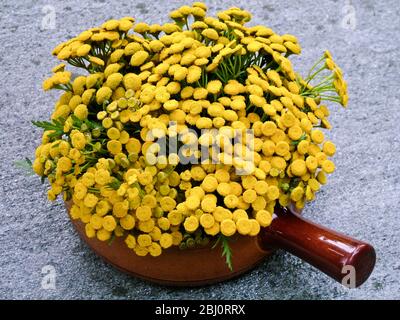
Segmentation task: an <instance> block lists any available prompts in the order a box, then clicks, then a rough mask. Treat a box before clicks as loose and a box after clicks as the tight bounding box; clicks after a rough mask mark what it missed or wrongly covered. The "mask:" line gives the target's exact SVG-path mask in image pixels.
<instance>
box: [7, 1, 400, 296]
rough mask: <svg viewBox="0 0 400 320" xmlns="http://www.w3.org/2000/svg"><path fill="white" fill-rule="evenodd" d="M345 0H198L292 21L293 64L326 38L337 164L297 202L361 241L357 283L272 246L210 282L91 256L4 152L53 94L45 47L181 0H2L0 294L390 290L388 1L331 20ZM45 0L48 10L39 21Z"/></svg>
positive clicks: (395, 188)
mask: <svg viewBox="0 0 400 320" xmlns="http://www.w3.org/2000/svg"><path fill="white" fill-rule="evenodd" d="M348 2H349V1H345V0H323V1H318V2H316V1H312V0H297V1H278V0H269V1H261V0H259V1H255V0H247V1H244V0H236V1H223V2H222V1H216V0H213V1H208V2H207V4H208V5H209V7H210V10H211V12H213V13H214V12H215V11H216V10H219V9H223V8H225V7H228V6H232V5H236V6H242V7H244V8H246V9H248V10H250V11H251V12H252V13H253V14H254V21H253V23H254V24H256V23H257V24H261V23H262V24H267V25H269V26H270V27H272V28H273V29H274V30H275V31H277V32H279V33H287V32H288V33H294V34H295V35H297V36H298V38H299V40H300V41H301V44H302V47H303V54H302V56H301V57H300V58H295V60H294V64H295V66H296V67H297V68H298V69H299V70H300V71H303V72H304V71H305V70H307V68H309V67H310V66H311V65H312V62H313V61H315V60H316V59H317V57H319V56H320V54H321V53H322V52H323V50H324V49H330V50H331V52H332V53H333V55H334V57H335V58H336V60H337V62H338V63H339V64H340V65H341V66H342V67H343V70H344V72H345V75H346V78H347V80H348V84H349V91H350V97H351V100H350V103H349V108H348V110H344V109H341V108H339V107H337V112H334V113H333V114H332V116H331V122H332V124H333V126H334V130H333V131H332V132H331V133H330V137H331V139H332V140H333V141H334V142H336V143H337V146H338V153H337V155H336V156H335V162H336V164H337V171H336V172H335V173H334V174H333V175H332V176H331V178H330V181H329V182H330V183H329V184H328V185H327V186H325V187H324V188H323V190H322V191H321V192H320V193H319V194H318V199H317V200H316V201H315V202H314V203H312V204H310V205H308V206H307V208H306V210H305V214H306V216H307V217H308V218H310V219H313V220H315V221H317V222H319V223H322V224H324V225H327V226H329V227H331V228H333V229H336V230H341V231H342V232H344V233H346V234H350V235H353V236H355V237H357V238H360V239H364V240H366V241H368V242H370V243H372V244H373V245H374V246H375V248H376V250H377V256H378V259H377V264H376V268H375V271H374V272H373V274H372V276H371V277H370V279H369V280H368V281H367V282H366V283H365V284H364V285H363V286H362V287H361V288H359V289H354V290H348V289H345V288H342V287H340V286H339V285H337V284H335V283H334V282H333V281H332V280H330V279H329V278H328V277H327V276H325V275H323V274H321V273H320V272H318V271H317V270H315V269H314V268H312V267H310V266H309V265H307V264H306V263H304V262H302V261H300V260H299V259H297V258H294V257H292V256H290V255H289V254H285V253H282V252H281V253H277V254H276V255H275V256H274V257H273V258H271V259H269V260H266V261H265V262H264V263H263V264H262V265H261V266H259V267H258V268H256V269H255V270H253V271H251V272H249V273H248V274H246V275H244V276H242V277H240V278H238V279H235V280H232V281H229V282H225V283H221V284H218V285H214V286H209V287H204V288H195V289H176V288H167V287H161V286H157V285H152V284H149V283H146V282H143V281H140V280H137V279H133V278H130V277H128V276H126V275H124V274H121V273H120V272H118V271H116V270H114V269H113V268H112V267H110V266H108V265H107V264H105V263H104V262H102V261H101V260H100V259H99V258H97V257H96V256H95V255H94V254H93V253H92V252H91V251H90V250H89V249H88V248H87V247H86V246H85V245H84V244H83V243H82V242H81V241H80V240H79V238H78V237H77V235H76V234H75V232H74V230H73V228H72V225H71V224H70V222H69V220H68V218H67V215H66V214H65V211H64V208H63V206H62V203H61V202H56V203H55V204H53V203H49V202H48V201H47V200H46V191H45V189H46V188H45V187H44V186H42V185H41V184H40V181H39V179H37V178H36V177H27V176H24V174H23V173H21V171H19V170H17V169H16V168H15V167H14V166H13V161H15V160H16V159H21V158H23V157H25V156H29V157H32V154H33V152H34V148H35V146H36V144H37V143H38V141H39V137H40V132H39V130H36V129H34V128H33V127H32V125H31V124H30V120H31V119H46V118H48V117H49V114H50V111H51V109H52V105H53V104H54V101H55V98H56V94H55V93H46V94H45V93H44V92H43V91H42V90H41V82H42V80H43V79H44V78H45V77H46V76H47V75H48V74H49V70H50V68H51V67H52V66H54V65H55V64H56V61H55V59H54V58H52V57H51V55H50V51H51V49H52V48H53V47H54V46H55V45H56V44H58V43H59V42H61V41H63V40H65V39H67V37H70V36H74V35H76V34H78V33H79V32H80V31H82V30H84V29H86V28H89V27H92V26H95V25H99V24H101V23H102V22H103V21H105V20H106V19H109V18H111V17H122V16H126V15H133V16H135V17H136V18H137V19H138V20H146V21H153V22H161V21H165V20H166V19H167V18H166V13H167V12H169V11H170V10H171V9H173V8H176V7H178V6H179V5H181V4H183V3H184V1H165V0H164V1H143V0H142V1H139V2H138V1H134V0H131V1H127V0H118V1H117V0H107V1H105V0H98V1H84V0H79V1H78V0H70V1H65V2H62V1H52V0H38V1H24V0H2V1H1V3H0V17H1V18H0V39H1V46H0V75H1V76H0V108H1V116H0V128H1V130H0V164H1V170H0V181H1V189H0V201H1V202H0V214H1V220H0V221H1V222H0V241H1V242H0V243H1V246H0V248H1V249H0V298H12V299H21V298H28V299H53V298H55V299H96V298H99V299H121V298H122V299H125V298H127V299H137V298H142V299H158V298H165V299H189V298H191V299H206V298H214V299H227V298H232V299H328V298H332V299H354V298H358V299H372V298H378V299H388V298H397V299H399V298H400V284H399V276H400V274H399V270H400V260H399V257H400V243H399V230H400V223H399V216H398V213H399V209H400V208H399V207H400V206H399V199H400V180H399V179H400V178H399V172H400V156H399V151H400V145H399V133H398V132H399V131H398V130H399V129H398V128H399V121H400V115H399V112H400V111H399V110H400V106H399V94H398V92H399V74H400V64H399V61H400V53H399V52H400V47H399V40H400V37H399V27H400V18H399V17H400V2H399V1H397V0H386V1H384V3H382V2H381V1H372V0H363V1H360V0H353V1H351V2H352V6H353V8H354V13H355V17H356V21H355V22H356V25H355V28H354V30H352V29H351V28H350V29H349V28H347V29H346V28H344V27H343V26H342V21H343V18H344V17H345V15H346V14H348V13H349V12H351V8H349V7H346V6H345V5H346V3H348ZM45 5H52V6H53V7H54V8H55V10H56V14H57V19H56V28H55V29H54V30H41V23H42V19H43V17H44V15H45V12H48V11H46V8H45V9H43V8H44V6H45ZM45 265H53V266H54V267H55V270H56V272H57V278H56V289H55V290H44V289H42V288H41V280H42V276H43V275H42V274H41V270H42V267H43V266H45Z"/></svg>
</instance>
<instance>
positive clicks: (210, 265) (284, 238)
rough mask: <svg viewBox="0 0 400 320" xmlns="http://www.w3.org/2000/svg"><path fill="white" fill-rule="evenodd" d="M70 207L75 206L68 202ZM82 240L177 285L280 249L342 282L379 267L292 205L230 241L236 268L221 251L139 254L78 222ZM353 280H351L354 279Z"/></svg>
mask: <svg viewBox="0 0 400 320" xmlns="http://www.w3.org/2000/svg"><path fill="white" fill-rule="evenodd" d="M66 207H67V210H69V209H70V204H69V203H67V204H66ZM73 225H74V226H75V228H76V230H77V231H78V233H79V235H80V236H81V238H82V239H83V240H84V241H85V242H86V243H87V244H88V245H89V247H90V248H91V249H92V250H93V251H95V252H96V253H97V254H98V255H99V256H100V257H102V258H103V259H104V260H105V261H107V262H109V263H110V264H112V265H113V266H114V267H116V268H117V269H119V270H121V271H123V272H126V273H128V274H130V275H132V276H135V277H138V278H141V279H144V280H148V281H151V282H155V283H159V284H166V285H173V286H200V285H206V284H212V283H216V282H220V281H224V280H227V279H230V278H233V277H236V276H238V275H240V274H242V273H243V272H246V271H248V270H250V269H252V268H253V267H255V266H256V265H257V264H258V263H259V262H261V261H262V260H263V259H264V258H266V257H268V256H269V255H271V254H272V253H273V252H274V250H276V249H283V250H286V251H288V252H290V253H292V254H294V255H295V256H297V257H299V258H301V259H303V260H304V261H307V262H308V263H310V264H311V265H313V266H314V267H316V268H318V269H319V270H321V271H322V272H324V273H326V274H327V275H329V276H330V277H332V278H333V279H335V280H337V281H339V282H342V279H343V277H345V276H346V275H347V274H348V273H349V270H348V269H347V268H344V267H345V266H348V265H350V266H353V267H354V270H355V286H356V287H357V286H360V285H361V284H362V283H364V282H365V281H366V280H367V279H368V277H369V275H370V274H371V272H372V270H373V268H374V265H375V250H374V248H373V247H372V246H371V245H369V244H367V243H365V242H362V241H359V240H356V239H353V238H351V237H348V236H345V235H343V234H340V233H338V232H335V231H332V230H329V229H327V228H324V227H322V226H320V225H317V224H315V223H312V222H310V221H307V220H306V219H304V218H303V217H301V216H300V215H299V212H295V210H293V208H291V209H286V208H284V209H279V210H277V211H276V212H275V214H274V219H273V221H272V223H271V225H270V226H269V227H268V228H264V229H263V230H262V232H260V234H259V236H257V237H243V236H240V237H239V236H238V237H236V238H235V239H234V240H233V241H231V243H230V246H231V248H232V251H233V257H232V264H233V271H230V270H229V268H228V267H227V265H226V263H225V259H223V258H221V249H220V247H219V246H218V247H216V248H215V249H212V248H211V245H210V246H208V247H203V248H195V249H187V250H180V249H179V248H176V247H174V248H171V249H168V250H165V251H164V252H163V254H162V255H160V256H159V257H156V258H154V257H151V256H146V257H139V256H137V255H136V254H134V253H133V252H132V251H131V249H129V248H128V247H127V246H126V244H125V243H124V241H123V239H122V238H116V239H115V240H114V241H113V242H112V243H111V244H108V243H106V242H102V241H99V240H97V239H96V238H92V239H89V238H87V237H86V235H85V230H84V225H83V224H82V223H81V222H79V221H73ZM350 283H351V282H350Z"/></svg>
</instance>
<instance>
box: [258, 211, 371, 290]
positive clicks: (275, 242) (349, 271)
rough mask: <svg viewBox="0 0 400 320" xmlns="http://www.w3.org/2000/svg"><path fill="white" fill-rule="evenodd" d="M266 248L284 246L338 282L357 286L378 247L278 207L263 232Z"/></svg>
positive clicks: (368, 270)
mask: <svg viewBox="0 0 400 320" xmlns="http://www.w3.org/2000/svg"><path fill="white" fill-rule="evenodd" d="M261 246H262V247H263V248H264V249H266V250H267V249H271V248H275V249H284V250H286V251H288V252H290V253H292V254H294V255H295V256H297V257H299V258H301V259H303V260H305V261H306V262H308V263H310V264H311V265H313V266H314V267H316V268H318V269H319V270H321V271H322V272H324V273H326V274H327V275H328V276H330V277H332V278H333V279H335V280H336V281H338V282H341V283H342V284H344V285H346V286H349V287H352V286H353V287H358V286H360V285H361V284H363V283H364V282H365V281H366V280H367V279H368V277H369V275H370V274H371V272H372V270H373V269H374V265H375V260H376V256H375V250H374V248H373V247H372V246H371V245H369V244H368V243H365V242H361V241H359V240H356V239H353V238H350V237H348V236H345V235H343V234H340V233H338V232H335V231H332V230H329V229H327V228H324V227H322V226H320V225H318V224H316V223H313V222H310V221H307V220H306V219H304V218H303V217H301V216H300V215H298V214H297V213H294V212H292V211H291V210H290V209H287V208H279V209H278V210H277V211H276V214H275V215H274V219H273V221H272V223H271V225H270V226H269V227H268V228H264V229H263V231H262V233H261Z"/></svg>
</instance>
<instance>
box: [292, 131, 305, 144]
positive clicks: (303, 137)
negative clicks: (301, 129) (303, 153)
mask: <svg viewBox="0 0 400 320" xmlns="http://www.w3.org/2000/svg"><path fill="white" fill-rule="evenodd" d="M306 139H307V135H306V134H305V133H303V134H302V135H301V137H300V139H299V140H295V141H292V142H291V144H292V145H294V146H297V145H298V144H299V143H300V142H301V141H303V140H306Z"/></svg>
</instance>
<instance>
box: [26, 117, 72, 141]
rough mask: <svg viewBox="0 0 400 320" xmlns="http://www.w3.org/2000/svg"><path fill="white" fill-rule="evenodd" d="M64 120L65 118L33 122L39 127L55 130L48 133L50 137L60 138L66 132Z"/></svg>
mask: <svg viewBox="0 0 400 320" xmlns="http://www.w3.org/2000/svg"><path fill="white" fill-rule="evenodd" d="M64 122H65V120H64V119H63V118H60V119H59V120H58V119H56V120H53V121H52V122H49V121H32V124H33V125H34V126H36V127H38V128H41V129H44V131H54V132H52V133H50V134H49V135H48V137H49V138H58V137H60V136H62V135H63V134H64Z"/></svg>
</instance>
